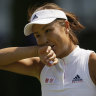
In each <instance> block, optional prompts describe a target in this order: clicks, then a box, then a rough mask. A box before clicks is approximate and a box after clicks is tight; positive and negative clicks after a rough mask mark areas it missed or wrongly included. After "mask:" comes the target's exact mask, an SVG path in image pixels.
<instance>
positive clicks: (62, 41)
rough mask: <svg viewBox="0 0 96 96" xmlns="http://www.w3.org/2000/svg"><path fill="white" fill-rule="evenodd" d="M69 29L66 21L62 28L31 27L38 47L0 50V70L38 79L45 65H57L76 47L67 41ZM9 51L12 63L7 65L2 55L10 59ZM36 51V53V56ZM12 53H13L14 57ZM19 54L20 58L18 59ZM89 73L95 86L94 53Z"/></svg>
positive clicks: (95, 63)
mask: <svg viewBox="0 0 96 96" xmlns="http://www.w3.org/2000/svg"><path fill="white" fill-rule="evenodd" d="M69 28H70V26H69V23H68V21H65V25H64V26H60V24H59V23H57V22H53V23H50V24H46V25H39V24H34V25H33V27H32V32H33V33H34V36H35V38H36V40H37V44H38V47H36V48H35V49H34V48H33V47H32V48H31V49H30V47H24V48H19V47H18V48H17V49H18V51H15V50H16V48H9V49H3V51H2V50H0V56H1V57H2V60H3V59H4V61H2V65H0V69H1V70H8V71H11V72H15V73H19V74H23V75H28V76H34V77H36V78H38V79H40V72H41V70H42V69H43V67H44V65H45V64H46V65H48V66H50V67H51V66H54V65H55V64H57V63H58V59H57V58H62V57H65V56H67V55H68V54H69V53H70V52H72V51H73V50H74V49H75V48H76V45H74V44H73V42H72V41H71V40H70V39H69V31H68V29H69ZM9 50H11V51H10V54H11V57H13V58H12V60H13V61H12V60H9V63H7V61H5V57H3V55H4V54H3V53H4V52H5V53H7V54H8V56H7V57H6V58H8V59H11V58H10V56H9V53H8V52H9ZM21 50H23V52H22V54H21V53H20V52H21ZM25 50H26V51H25ZM34 51H35V53H34ZM36 51H38V54H37V53H36ZM32 52H33V53H32ZM13 53H15V55H14V54H13ZM17 53H18V54H17ZM2 54H3V55H2ZM19 54H21V56H20V57H18V56H19ZM32 54H35V55H32ZM34 56H36V57H34ZM1 57H0V58H1ZM17 57H18V58H17ZM15 58H17V59H15ZM24 58H25V59H24ZM50 60H51V61H53V63H52V64H50V63H49V61H50ZM0 61H1V60H0ZM3 64H4V65H3ZM89 73H90V76H91V78H92V81H93V82H94V84H96V75H95V74H96V54H95V53H92V54H91V55H90V58H89Z"/></svg>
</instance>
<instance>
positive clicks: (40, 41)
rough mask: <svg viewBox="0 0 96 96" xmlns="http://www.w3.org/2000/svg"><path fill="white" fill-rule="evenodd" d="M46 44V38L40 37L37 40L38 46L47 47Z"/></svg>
mask: <svg viewBox="0 0 96 96" xmlns="http://www.w3.org/2000/svg"><path fill="white" fill-rule="evenodd" d="M47 44H48V39H47V37H45V36H44V37H42V38H41V39H40V40H39V45H40V46H44V45H47Z"/></svg>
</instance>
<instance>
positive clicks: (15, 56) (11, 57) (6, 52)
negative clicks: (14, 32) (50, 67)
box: [0, 46, 37, 65]
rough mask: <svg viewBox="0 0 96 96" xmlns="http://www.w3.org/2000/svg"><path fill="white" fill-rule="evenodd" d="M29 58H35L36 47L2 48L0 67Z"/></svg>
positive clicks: (0, 51)
mask: <svg viewBox="0 0 96 96" xmlns="http://www.w3.org/2000/svg"><path fill="white" fill-rule="evenodd" d="M30 57H37V46H32V47H9V48H4V49H1V50H0V65H7V64H11V63H13V62H16V61H19V60H21V59H25V58H30Z"/></svg>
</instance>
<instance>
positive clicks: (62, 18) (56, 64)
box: [0, 3, 96, 96]
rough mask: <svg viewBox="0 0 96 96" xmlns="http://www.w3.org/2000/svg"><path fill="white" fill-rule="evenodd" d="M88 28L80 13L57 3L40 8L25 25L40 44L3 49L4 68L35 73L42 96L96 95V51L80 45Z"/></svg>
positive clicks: (0, 58)
mask: <svg viewBox="0 0 96 96" xmlns="http://www.w3.org/2000/svg"><path fill="white" fill-rule="evenodd" d="M83 29H84V26H83V25H82V24H80V22H79V21H78V19H77V18H76V16H75V15H74V14H72V13H70V12H67V11H64V10H63V9H62V8H60V7H59V6H58V5H56V4H53V3H48V4H45V5H43V6H41V7H39V8H37V9H36V10H35V11H34V13H33V14H32V16H31V17H30V22H29V23H28V24H26V26H25V27H24V34H25V35H26V36H28V35H31V34H32V33H33V34H34V36H35V38H36V41H37V44H38V45H37V46H28V47H9V48H3V49H1V50H0V69H1V70H8V71H11V72H15V73H19V74H24V75H28V76H34V77H36V78H38V79H39V80H40V82H41V87H42V88H41V89H42V96H96V53H95V52H94V51H91V50H86V49H82V48H80V47H79V45H78V39H77V37H76V34H75V33H76V32H78V31H81V30H83Z"/></svg>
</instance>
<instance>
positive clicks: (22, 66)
mask: <svg viewBox="0 0 96 96" xmlns="http://www.w3.org/2000/svg"><path fill="white" fill-rule="evenodd" d="M37 50H38V47H37V46H32V47H9V48H4V49H0V69H1V70H7V71H11V72H15V73H20V74H23V75H29V76H35V77H39V74H40V72H41V68H42V65H43V64H42V63H41V62H40V58H39V57H36V56H37ZM30 57H31V58H30ZM32 57H33V58H32Z"/></svg>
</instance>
